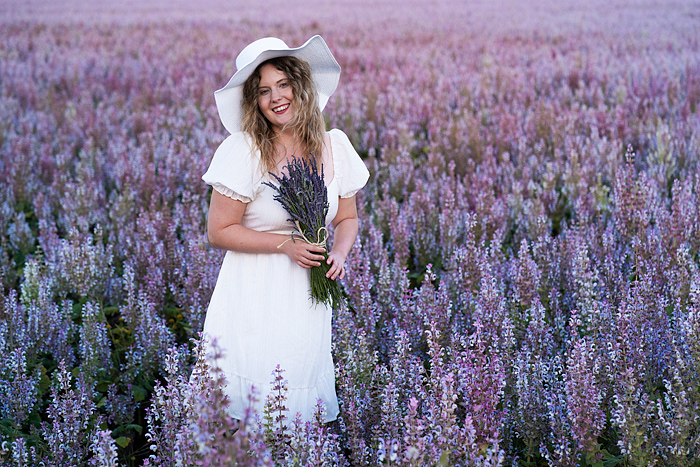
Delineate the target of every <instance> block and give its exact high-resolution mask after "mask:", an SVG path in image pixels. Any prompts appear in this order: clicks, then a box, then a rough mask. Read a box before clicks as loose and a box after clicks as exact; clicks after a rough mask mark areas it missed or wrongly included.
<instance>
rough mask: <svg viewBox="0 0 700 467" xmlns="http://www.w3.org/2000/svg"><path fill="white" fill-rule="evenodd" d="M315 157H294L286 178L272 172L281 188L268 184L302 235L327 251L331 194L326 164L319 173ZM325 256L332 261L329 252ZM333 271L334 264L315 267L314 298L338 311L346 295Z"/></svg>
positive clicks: (323, 262)
mask: <svg viewBox="0 0 700 467" xmlns="http://www.w3.org/2000/svg"><path fill="white" fill-rule="evenodd" d="M311 157H312V161H309V160H307V159H305V158H303V157H294V156H292V160H291V162H289V163H288V164H287V166H286V167H287V173H286V174H284V175H282V177H278V176H277V175H275V174H273V173H272V172H270V175H271V176H272V177H274V179H275V180H277V183H279V186H275V185H274V184H272V183H268V182H265V184H266V185H267V186H269V187H271V188H273V189H274V190H275V191H277V193H276V194H275V197H274V199H275V200H277V201H279V203H280V204H282V206H283V207H284V209H285V210H286V211H287V212H288V213H289V215H290V216H291V218H290V219H289V221H291V222H293V223H294V225H295V226H296V228H297V233H298V234H299V236H300V237H301V238H302V239H304V240H305V241H306V242H307V243H310V244H312V245H319V246H322V247H324V248H325V247H326V240H327V239H328V230H326V214H328V192H327V190H326V184H325V183H324V181H323V165H322V166H321V173H319V171H318V166H317V164H316V157H315V156H314V155H313V154H312V155H311ZM292 240H294V234H292ZM323 256H324V258H326V259H328V253H327V252H324V253H323ZM329 269H330V265H329V264H328V263H326V262H325V261H322V262H321V265H320V266H315V267H312V268H311V298H313V299H314V300H315V301H316V302H319V303H325V304H326V305H329V306H331V307H332V308H333V309H338V307H339V306H340V303H341V301H342V299H343V295H342V293H341V291H340V285H339V284H338V282H336V281H334V280H332V279H329V278H328V277H326V273H327V272H328V270H329Z"/></svg>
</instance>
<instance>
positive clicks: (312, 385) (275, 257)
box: [202, 129, 369, 421]
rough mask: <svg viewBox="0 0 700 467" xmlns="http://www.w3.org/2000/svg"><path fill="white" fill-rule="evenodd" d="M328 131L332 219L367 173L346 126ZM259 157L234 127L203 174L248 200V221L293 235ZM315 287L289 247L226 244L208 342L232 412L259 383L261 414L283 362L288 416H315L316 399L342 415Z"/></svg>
mask: <svg viewBox="0 0 700 467" xmlns="http://www.w3.org/2000/svg"><path fill="white" fill-rule="evenodd" d="M329 135H330V141H331V153H332V157H333V165H334V171H335V173H334V174H333V175H334V176H333V179H332V181H331V183H330V184H329V185H328V201H329V209H328V215H327V217H326V224H330V222H331V221H332V220H333V218H334V217H335V215H336V213H337V211H338V197H339V196H340V197H343V198H345V197H350V196H352V195H354V194H355V193H356V192H357V191H358V190H360V189H361V188H362V187H363V186H364V185H365V183H366V182H367V179H368V177H369V172H368V171H367V168H366V166H365V164H364V162H362V159H360V156H359V155H358V154H357V152H356V151H355V149H354V148H353V147H352V144H351V143H350V141H349V140H348V137H347V136H346V135H345V133H343V132H342V131H340V130H337V129H334V130H331V131H330V132H329ZM259 162H260V157H259V153H258V152H257V151H252V150H251V145H250V138H249V137H248V136H247V135H246V134H244V133H236V134H233V135H231V136H229V137H228V138H227V139H226V140H224V142H223V143H222V144H221V145H220V146H219V148H218V149H217V151H216V153H215V154H214V158H213V159H212V162H211V165H210V166H209V170H207V172H206V173H205V174H204V176H203V177H202V179H203V180H204V181H205V182H206V183H208V184H209V185H212V187H213V188H214V189H215V190H216V191H218V192H219V193H221V194H223V195H225V196H228V197H230V198H233V199H238V200H240V201H243V202H245V203H247V206H246V210H245V214H244V216H243V220H242V225H244V226H245V227H248V228H250V229H253V230H258V231H262V232H273V233H281V234H286V235H289V234H290V233H291V232H292V231H293V230H294V228H293V225H292V224H291V223H290V222H289V221H288V220H287V219H288V218H289V215H288V214H287V212H286V211H285V210H284V208H283V207H282V205H281V204H280V203H279V202H278V201H275V200H274V199H273V196H274V194H275V193H276V192H275V191H274V190H273V189H272V188H271V187H269V186H267V185H264V184H263V183H262V182H264V181H269V179H270V178H269V175H267V174H265V175H263V173H262V172H261V170H260V164H259ZM309 294H310V292H309V270H308V269H304V268H302V267H300V266H298V265H297V264H296V263H294V262H293V261H292V260H291V259H290V258H289V257H288V256H287V255H285V254H283V253H279V254H250V253H239V252H235V251H227V252H226V256H225V257H224V261H223V264H222V265H221V271H220V272H219V278H218V280H217V283H216V287H215V289H214V293H213V294H212V297H211V302H210V303H209V309H208V310H207V316H206V320H205V322H204V335H205V338H206V339H208V340H209V341H210V342H211V341H212V340H213V339H216V342H217V344H218V346H219V348H221V349H222V350H223V351H224V358H223V359H222V360H221V361H219V362H218V364H219V366H220V368H221V369H222V370H223V372H224V374H225V376H226V378H227V381H228V385H227V386H226V388H225V392H226V394H227V395H228V396H229V398H230V399H231V405H230V408H229V413H230V415H231V416H232V417H234V418H238V419H240V418H241V417H242V415H243V412H244V410H245V408H246V407H247V406H248V405H249V402H248V394H249V393H250V389H251V386H255V387H256V389H257V390H258V391H259V396H258V397H259V401H258V403H257V405H256V406H255V407H254V409H255V410H256V411H257V412H258V414H260V415H261V416H262V407H263V405H264V403H265V400H266V398H267V395H268V394H269V392H270V387H271V385H270V382H271V381H272V380H273V375H272V373H273V370H274V369H275V367H276V366H277V365H280V367H281V368H282V369H283V370H284V373H283V377H284V378H285V379H286V380H287V381H288V391H287V398H288V399H287V402H286V407H287V408H288V409H289V414H288V416H289V419H290V420H293V419H294V417H295V416H296V413H297V412H298V413H300V414H301V418H302V420H305V421H306V420H311V419H312V418H313V414H314V407H315V405H316V402H317V401H318V399H321V400H322V401H323V403H324V404H325V407H326V412H327V414H326V421H331V420H335V418H336V417H337V415H338V400H337V398H336V394H335V371H334V365H333V359H332V357H331V310H330V309H329V308H328V307H326V306H325V305H322V304H320V305H319V304H316V303H315V302H312V300H311V299H310V296H309Z"/></svg>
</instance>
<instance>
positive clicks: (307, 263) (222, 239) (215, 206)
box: [207, 190, 352, 269]
mask: <svg viewBox="0 0 700 467" xmlns="http://www.w3.org/2000/svg"><path fill="white" fill-rule="evenodd" d="M245 209H246V203H243V202H242V201H238V200H235V199H231V198H229V197H228V196H224V195H222V194H221V193H219V192H218V191H216V190H214V191H213V192H212V195H211V202H210V203H209V219H208V221H207V235H208V236H209V244H210V245H211V246H212V247H214V248H218V249H221V250H233V251H239V252H242V253H284V254H286V255H287V256H289V257H290V258H291V259H292V260H293V261H294V262H295V263H297V264H298V265H299V266H301V267H303V268H307V269H308V268H310V267H312V266H319V265H320V264H321V263H320V262H321V261H323V255H321V253H323V252H324V251H325V250H324V249H323V247H320V246H314V245H310V244H308V243H306V242H305V241H304V240H302V239H300V238H298V237H295V238H294V240H295V241H291V240H289V239H290V237H289V236H287V235H281V234H273V233H267V232H258V231H256V230H252V229H249V228H247V227H244V226H243V225H241V221H242V219H243V214H244V213H245ZM285 240H289V241H288V242H285ZM280 245H281V246H280ZM351 246H352V245H351Z"/></svg>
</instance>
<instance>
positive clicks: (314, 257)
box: [279, 237, 326, 269]
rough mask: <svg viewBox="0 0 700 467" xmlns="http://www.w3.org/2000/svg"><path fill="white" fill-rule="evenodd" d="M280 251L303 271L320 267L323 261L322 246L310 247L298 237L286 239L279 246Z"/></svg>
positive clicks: (323, 250) (323, 249)
mask: <svg viewBox="0 0 700 467" xmlns="http://www.w3.org/2000/svg"><path fill="white" fill-rule="evenodd" d="M279 249H280V251H281V252H283V253H284V254H286V255H287V256H289V257H290V258H291V259H292V261H294V262H295V263H297V264H298V265H299V266H301V267H302V268H305V269H309V268H312V267H314V266H320V265H321V261H323V253H324V252H325V251H326V249H325V248H323V247H322V246H316V245H311V244H310V243H306V242H305V241H304V240H303V239H301V238H299V237H294V239H293V240H292V239H287V241H285V242H284V244H282V245H280V248H279Z"/></svg>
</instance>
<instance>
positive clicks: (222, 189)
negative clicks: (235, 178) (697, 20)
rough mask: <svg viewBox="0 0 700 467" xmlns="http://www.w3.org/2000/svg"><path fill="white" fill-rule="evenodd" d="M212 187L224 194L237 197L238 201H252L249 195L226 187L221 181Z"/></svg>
mask: <svg viewBox="0 0 700 467" xmlns="http://www.w3.org/2000/svg"><path fill="white" fill-rule="evenodd" d="M212 188H213V189H215V190H216V191H217V192H219V193H221V194H222V195H224V196H226V197H228V198H231V199H235V200H237V201H242V202H244V203H250V202H251V201H252V200H251V199H250V198H248V197H247V196H243V195H241V194H238V193H236V192H235V191H233V190H232V189H230V188H227V187H225V186H224V185H222V184H221V183H215V184H213V185H212Z"/></svg>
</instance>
